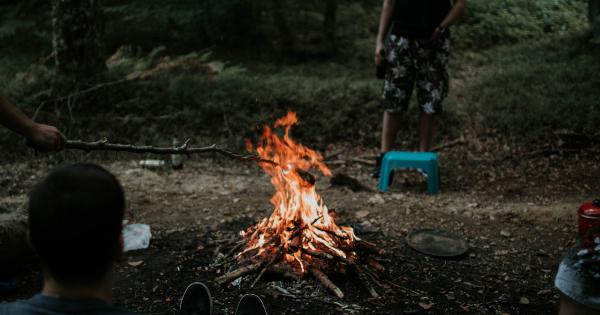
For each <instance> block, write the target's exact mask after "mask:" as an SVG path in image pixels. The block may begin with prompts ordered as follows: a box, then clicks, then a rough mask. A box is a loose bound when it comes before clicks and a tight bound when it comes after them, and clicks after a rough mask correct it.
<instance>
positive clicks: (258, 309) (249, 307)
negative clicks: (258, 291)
mask: <svg viewBox="0 0 600 315" xmlns="http://www.w3.org/2000/svg"><path fill="white" fill-rule="evenodd" d="M235 315H267V309H266V308H265V304H263V301H262V300H261V299H260V298H259V297H258V295H255V294H246V295H244V296H242V298H241V299H240V302H239V303H238V305H237V308H236V309H235Z"/></svg>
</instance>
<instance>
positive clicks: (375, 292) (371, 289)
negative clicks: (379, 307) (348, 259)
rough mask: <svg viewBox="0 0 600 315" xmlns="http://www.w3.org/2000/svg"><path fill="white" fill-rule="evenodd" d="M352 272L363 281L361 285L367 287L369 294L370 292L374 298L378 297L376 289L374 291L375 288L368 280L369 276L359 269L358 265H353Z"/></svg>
mask: <svg viewBox="0 0 600 315" xmlns="http://www.w3.org/2000/svg"><path fill="white" fill-rule="evenodd" d="M352 269H354V272H355V273H356V274H357V275H358V278H359V279H360V281H361V282H362V283H363V285H364V286H365V287H366V288H367V291H369V294H371V296H372V297H373V298H375V299H378V298H379V294H378V293H377V291H375V288H373V286H372V285H371V282H370V281H369V278H368V277H367V276H366V275H365V273H363V272H362V271H361V269H360V268H358V266H356V265H355V266H353V268H352Z"/></svg>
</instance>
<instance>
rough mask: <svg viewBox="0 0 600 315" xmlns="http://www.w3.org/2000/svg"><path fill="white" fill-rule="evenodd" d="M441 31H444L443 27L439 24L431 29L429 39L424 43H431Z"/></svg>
mask: <svg viewBox="0 0 600 315" xmlns="http://www.w3.org/2000/svg"><path fill="white" fill-rule="evenodd" d="M443 31H444V29H443V28H442V27H441V26H438V27H436V28H435V30H433V33H432V34H431V37H429V39H428V40H427V41H426V43H432V42H433V41H435V40H436V39H438V38H439V37H440V36H441V35H442V32H443Z"/></svg>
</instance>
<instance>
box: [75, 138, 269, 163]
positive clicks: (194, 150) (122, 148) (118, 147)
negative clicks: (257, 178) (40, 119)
mask: <svg viewBox="0 0 600 315" xmlns="http://www.w3.org/2000/svg"><path fill="white" fill-rule="evenodd" d="M189 143H190V139H187V140H186V141H185V143H184V144H183V145H181V146H179V147H154V146H135V145H132V144H118V143H110V142H108V139H106V138H104V139H102V140H99V141H95V142H83V141H79V140H69V141H67V143H66V144H65V148H66V149H76V150H83V151H86V152H90V151H118V152H132V153H153V154H186V155H191V154H199V153H208V152H214V153H218V154H221V155H224V156H227V157H230V158H234V159H239V160H242V161H256V162H259V163H269V164H273V165H278V164H277V163H275V162H273V161H271V160H266V159H263V158H260V157H259V156H257V155H254V154H240V153H234V152H231V151H228V150H225V149H221V148H219V147H217V145H216V144H213V145H210V146H207V147H189V146H188V145H189Z"/></svg>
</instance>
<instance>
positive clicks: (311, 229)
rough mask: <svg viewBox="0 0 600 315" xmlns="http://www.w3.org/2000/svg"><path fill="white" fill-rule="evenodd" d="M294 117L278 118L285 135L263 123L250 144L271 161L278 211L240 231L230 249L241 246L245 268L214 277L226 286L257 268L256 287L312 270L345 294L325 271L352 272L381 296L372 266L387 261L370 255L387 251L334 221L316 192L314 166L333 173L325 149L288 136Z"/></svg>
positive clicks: (269, 169)
mask: <svg viewBox="0 0 600 315" xmlns="http://www.w3.org/2000/svg"><path fill="white" fill-rule="evenodd" d="M296 122H297V118H296V115H295V114H294V113H288V115H287V116H285V117H283V118H281V119H279V120H277V122H276V123H275V127H283V128H284V129H285V134H284V135H283V137H280V136H279V135H278V134H277V133H275V132H273V131H272V130H271V129H270V128H269V127H267V126H265V127H264V128H263V134H262V136H261V137H260V139H259V143H258V145H257V146H256V148H255V147H254V145H253V144H252V143H249V142H247V143H246V145H247V148H248V151H250V152H254V151H256V157H257V158H258V159H260V161H271V163H260V166H261V167H262V169H263V170H264V171H265V172H266V173H267V174H268V175H270V176H271V183H272V184H273V186H274V187H275V194H274V195H273V197H272V198H271V203H272V204H273V206H274V210H273V212H272V214H271V215H270V216H269V217H267V218H264V219H262V220H261V221H260V222H259V223H257V224H256V225H254V226H251V227H249V228H248V229H246V230H245V231H242V232H241V236H242V241H241V245H240V244H238V245H237V246H235V247H234V248H233V249H232V250H231V251H230V253H232V252H236V251H239V252H238V253H237V254H235V255H234V257H235V261H234V263H235V264H237V265H241V266H243V267H241V268H238V269H235V270H234V271H232V272H229V273H228V274H226V275H223V276H221V277H218V278H216V279H215V281H216V282H217V284H220V285H222V284H225V283H228V282H230V281H232V280H234V279H236V278H238V277H240V276H242V275H246V274H250V273H255V272H256V273H258V275H257V276H256V278H255V279H254V280H253V281H252V284H251V286H254V285H256V284H257V283H258V281H260V279H262V278H263V275H264V274H265V273H267V272H274V273H276V274H279V275H282V276H284V275H285V276H290V275H293V276H292V278H303V277H305V276H307V275H312V276H313V277H315V278H316V279H318V280H319V282H320V283H321V284H323V285H324V286H325V287H326V288H327V290H328V291H330V292H332V293H333V294H334V295H335V296H336V297H338V298H340V299H341V298H343V297H344V293H343V292H342V290H341V289H340V288H339V287H337V286H336V285H335V284H334V283H333V282H332V281H331V280H330V279H329V277H328V276H327V274H325V272H328V273H332V272H336V273H346V271H351V272H353V273H355V274H356V275H357V277H358V278H359V279H360V281H361V282H362V284H363V286H364V287H365V288H366V289H367V291H368V292H369V293H370V294H371V296H372V297H374V298H378V297H379V294H378V293H377V291H375V288H374V286H380V287H385V286H383V285H382V284H381V283H380V281H378V278H377V276H376V275H374V274H372V273H371V272H370V271H369V270H368V268H372V269H373V270H375V271H383V270H384V268H383V266H381V264H379V262H377V261H375V260H373V259H371V257H370V256H371V255H383V254H385V251H384V250H383V249H381V248H379V247H377V246H376V245H375V244H373V243H369V242H367V241H363V240H361V239H359V238H358V237H357V236H356V235H355V234H354V231H353V229H352V228H351V227H347V226H338V225H337V224H336V223H335V213H334V211H330V210H329V209H328V208H327V207H326V206H325V205H324V203H323V201H322V199H321V197H320V196H319V194H318V193H317V191H316V186H315V185H316V177H315V176H314V175H313V173H311V172H310V170H314V169H316V170H319V171H320V172H321V173H322V174H323V175H326V176H329V175H331V170H330V169H329V168H328V167H327V166H326V165H325V163H324V161H323V157H322V156H321V154H319V153H317V152H316V151H313V150H311V149H309V148H307V147H305V146H303V145H301V144H299V143H297V142H295V141H294V140H293V139H291V138H290V136H289V132H290V128H291V127H292V126H293V125H294V124H296ZM230 253H228V255H227V256H229V255H230ZM362 265H364V268H363V267H362Z"/></svg>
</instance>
